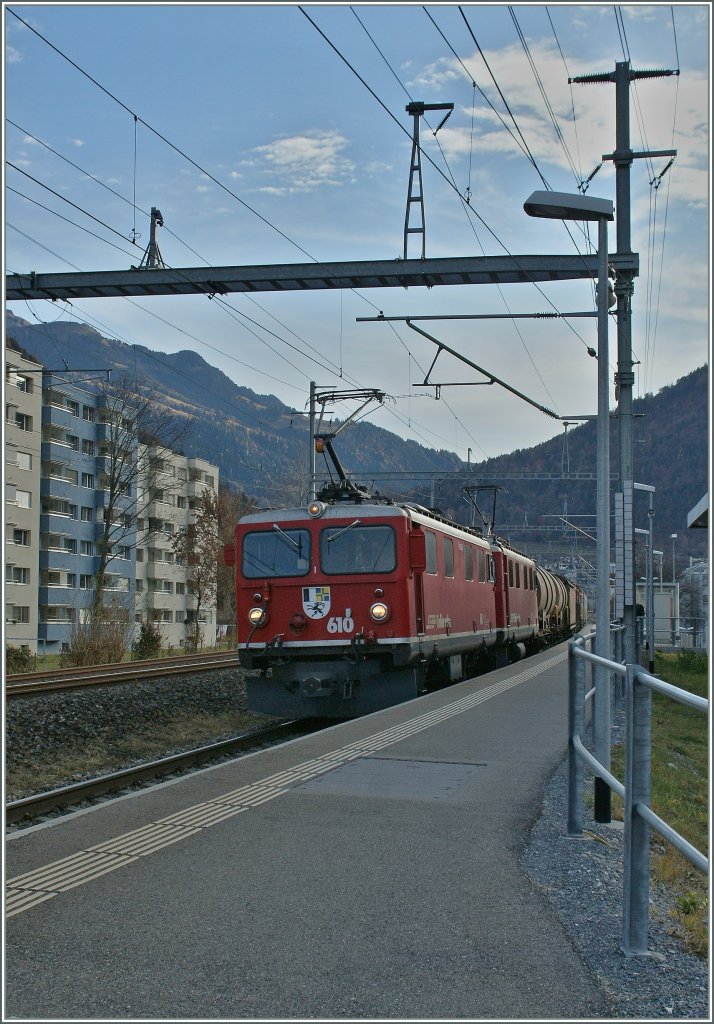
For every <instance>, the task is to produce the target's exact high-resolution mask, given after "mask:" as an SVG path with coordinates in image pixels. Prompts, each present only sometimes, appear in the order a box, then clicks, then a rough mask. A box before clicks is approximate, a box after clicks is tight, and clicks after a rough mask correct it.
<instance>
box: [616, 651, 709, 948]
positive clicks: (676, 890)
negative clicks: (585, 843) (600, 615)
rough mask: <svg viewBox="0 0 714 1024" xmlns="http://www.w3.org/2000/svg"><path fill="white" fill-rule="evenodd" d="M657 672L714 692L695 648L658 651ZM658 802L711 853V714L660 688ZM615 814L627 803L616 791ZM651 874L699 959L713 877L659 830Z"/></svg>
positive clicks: (619, 754) (655, 756) (619, 762)
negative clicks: (665, 893)
mask: <svg viewBox="0 0 714 1024" xmlns="http://www.w3.org/2000/svg"><path fill="white" fill-rule="evenodd" d="M655 671H656V674H657V675H658V676H659V677H660V678H661V679H663V680H664V681H665V682H668V683H672V685H673V686H678V687H680V688H681V689H683V690H687V691H689V692H690V693H695V694H697V695H698V696H700V697H707V696H708V681H709V674H708V661H707V658H706V655H700V654H695V653H694V652H691V651H681V652H677V653H676V654H669V653H659V652H656V656H655ZM624 758H625V754H624V747H622V746H620V747H615V748H613V751H612V772H613V775H615V776H616V777H617V778H618V779H620V780H624ZM650 805H651V807H652V809H653V810H654V811H655V813H656V814H658V815H659V816H660V818H663V819H664V821H666V822H667V823H668V824H669V825H670V826H671V827H672V828H674V829H675V830H676V831H677V832H679V833H680V835H682V836H684V838H685V839H687V840H688V841H689V842H690V843H691V844H692V845H693V846H695V847H696V848H697V849H698V850H701V851H702V853H704V854H705V855H708V851H709V734H708V720H707V716H706V715H705V714H703V713H702V712H701V711H696V710H695V709H694V708H688V707H685V706H684V705H683V704H678V703H677V702H676V701H673V700H670V699H669V698H667V697H665V696H663V695H661V694H658V693H654V694H653V700H652V782H651V791H650ZM612 811H613V817H614V818H620V819H622V818H623V816H624V807H623V804H622V801H621V800H620V798H619V797H618V796H617V795H616V794H614V793H613V795H612ZM650 842H651V845H650V872H651V877H652V880H653V881H654V882H659V883H661V884H663V885H666V886H667V887H668V888H669V889H670V891H671V892H672V893H673V894H674V897H675V900H676V905H675V909H674V911H673V913H672V931H673V932H674V933H675V934H677V935H679V936H680V937H681V938H682V939H684V941H685V943H686V944H687V946H688V947H689V949H691V950H692V952H694V953H696V954H697V955H699V956H702V957H705V956H707V954H708V909H709V901H708V880H707V878H706V876H705V875H704V874H702V872H700V871H697V870H696V868H694V867H693V866H692V865H691V864H690V863H689V861H688V860H686V858H685V857H683V856H682V855H681V854H680V853H679V852H678V851H677V850H675V849H674V847H672V846H671V845H670V844H669V843H667V842H666V841H665V840H664V839H662V838H661V837H660V836H659V834H658V833H656V832H655V831H654V830H652V831H651V840H650Z"/></svg>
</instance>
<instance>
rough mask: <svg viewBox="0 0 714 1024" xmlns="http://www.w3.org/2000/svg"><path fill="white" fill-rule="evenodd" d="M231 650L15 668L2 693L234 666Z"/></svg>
mask: <svg viewBox="0 0 714 1024" xmlns="http://www.w3.org/2000/svg"><path fill="white" fill-rule="evenodd" d="M238 667H239V662H238V655H237V654H236V652H235V651H220V652H217V653H216V652H213V653H209V654H183V655H181V656H180V657H176V658H152V659H149V660H146V661H130V662H121V663H118V664H113V665H92V666H88V667H87V668H64V669H55V670H53V671H51V672H47V671H43V672H17V673H15V674H14V675H11V676H8V677H7V679H6V681H5V695H6V697H8V698H10V697H27V696H30V695H32V694H38V693H42V694H48V693H57V692H59V691H61V690H76V689H80V688H82V687H85V686H120V685H126V684H127V683H140V682H143V681H145V680H147V679H158V678H161V677H163V676H172V675H188V674H194V673H196V672H210V671H218V670H220V669H227V668H238Z"/></svg>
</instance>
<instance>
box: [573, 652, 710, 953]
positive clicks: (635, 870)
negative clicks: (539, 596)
mask: <svg viewBox="0 0 714 1024" xmlns="http://www.w3.org/2000/svg"><path fill="white" fill-rule="evenodd" d="M594 636H595V634H594V633H590V634H589V635H588V636H583V637H577V638H575V639H573V640H571V641H570V643H569V645H568V669H569V673H568V677H569V688H568V826H567V834H568V836H570V837H573V838H580V837H581V836H582V832H583V776H584V765H588V767H589V768H590V769H591V771H592V772H593V775H594V776H595V777H596V778H599V779H602V780H603V781H604V782H605V783H606V784H607V785H608V786H609V787H610V789H611V790H613V791H614V792H615V793H617V794H618V795H619V796H620V797H621V798H622V799H623V800H624V803H625V834H624V888H623V913H622V949H623V951H624V953H625V954H626V955H627V956H638V955H639V956H645V955H647V952H648V950H647V936H648V930H649V852H650V850H649V846H650V827H652V828H654V829H655V831H657V832H658V833H659V834H660V835H661V836H662V837H663V838H664V839H666V840H667V841H668V842H669V843H671V844H672V845H673V846H674V847H675V849H677V850H679V852H680V853H681V854H683V856H685V857H686V858H687V860H689V861H690V863H691V864H693V865H694V867H696V868H698V869H699V870H700V871H703V872H708V870H709V861H708V859H707V858H706V857H705V856H704V854H703V853H701V852H700V851H699V850H697V849H696V847H694V846H692V844H691V843H689V842H687V840H686V839H685V838H684V837H683V836H681V835H680V834H679V832H676V831H675V830H674V829H673V828H672V827H671V826H670V825H668V824H667V822H666V821H664V820H663V819H662V818H660V817H659V815H657V814H655V812H654V811H653V810H652V808H651V807H650V805H649V802H650V779H651V752H652V742H651V741H652V724H651V719H652V691H653V690H655V691H657V692H658V693H661V694H663V695H664V696H666V697H669V698H670V699H671V700H675V701H677V702H678V703H680V704H685V705H687V706H688V707H692V708H695V709H696V710H697V711H703V712H705V713H706V712H708V710H709V701H708V700H706V699H705V698H704V697H698V696H697V695H696V694H693V693H688V692H687V691H686V690H682V689H680V688H679V687H677V686H673V685H672V684H671V683H667V682H664V681H663V680H661V679H657V678H655V676H652V675H650V674H649V673H648V672H646V671H645V670H644V669H643V668H642V666H641V665H630V664H623V663H622V662H619V661H609V660H608V659H606V658H601V657H599V656H598V655H596V654H593V653H592V651H588V650H586V649H585V644H586V643H588V642H590V641H591V640H592V638H593V637H594ZM587 662H590V663H591V664H592V665H600V666H604V667H605V668H606V669H607V670H608V672H610V673H612V675H613V676H614V677H616V678H617V679H619V680H620V682H622V681H624V698H625V711H626V715H625V784H624V785H623V784H622V783H621V782H620V781H619V780H618V779H616V778H615V776H614V775H612V774H611V773H610V772H609V771H608V770H607V768H605V766H604V765H602V764H601V763H600V762H599V761H598V760H597V759H596V758H595V757H593V755H592V754H591V753H590V751H589V750H588V749H587V748H586V747H585V744H584V742H583V738H582V737H583V733H584V731H585V706H586V703H587V701H588V700H589V699H590V698H591V697H592V696H593V693H594V690H592V689H591V690H590V691H589V692H588V693H586V690H585V669H586V663H587Z"/></svg>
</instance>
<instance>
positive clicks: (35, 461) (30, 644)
mask: <svg viewBox="0 0 714 1024" xmlns="http://www.w3.org/2000/svg"><path fill="white" fill-rule="evenodd" d="M41 420H42V367H41V366H40V364H39V363H37V362H35V360H34V359H33V358H32V356H30V355H29V353H27V352H25V351H24V350H23V349H21V348H20V347H19V346H18V345H16V344H15V342H14V341H12V340H11V339H8V341H7V345H6V349H5V642H6V643H7V644H10V645H12V646H13V647H24V648H26V649H27V650H29V651H30V652H31V653H32V654H35V653H36V651H37V588H38V581H39V577H38V573H39V550H40V456H41V452H40V427H41Z"/></svg>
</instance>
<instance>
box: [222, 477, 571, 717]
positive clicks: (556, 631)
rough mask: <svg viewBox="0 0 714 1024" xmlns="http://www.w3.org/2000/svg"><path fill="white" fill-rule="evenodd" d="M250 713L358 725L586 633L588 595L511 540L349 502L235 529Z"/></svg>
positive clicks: (397, 508) (405, 508) (279, 513)
mask: <svg viewBox="0 0 714 1024" xmlns="http://www.w3.org/2000/svg"><path fill="white" fill-rule="evenodd" d="M225 557H226V562H227V563H228V564H234V565H235V573H236V595H237V598H236V605H237V637H238V651H239V656H240V661H241V664H242V665H243V666H244V667H245V668H248V669H258V670H261V671H260V675H259V676H251V677H249V679H248V684H247V686H248V707H249V709H250V710H252V711H256V712H263V713H267V714H272V715H280V716H281V717H290V718H300V717H332V718H353V717H357V716H359V715H364V714H368V713H370V712H373V711H377V710H380V709H382V708H386V707H389V706H391V705H393V704H398V703H400V702H402V701H405V700H410V699H411V698H413V697H416V696H418V695H419V694H421V693H424V692H426V690H427V689H429V688H432V687H436V686H441V685H445V684H446V683H449V682H457V681H458V680H460V679H465V678H468V677H469V676H471V675H474V674H475V673H477V672H478V671H482V670H484V669H487V668H489V667H495V666H496V665H498V664H505V663H506V662H507V661H516V660H518V659H520V658H522V657H525V656H526V655H527V654H529V653H533V652H534V651H536V650H539V649H541V648H542V647H544V646H547V645H549V644H553V643H557V642H559V641H561V640H563V639H566V638H567V637H568V636H570V635H571V634H572V633H573V632H574V631H576V630H578V629H579V628H580V627H581V626H582V624H583V623H584V619H585V617H586V615H587V609H586V605H585V603H584V595H582V593H581V592H580V591H579V590H578V588H577V587H575V586H573V584H571V583H570V582H569V581H568V580H567V579H565V578H564V577H561V576H557V575H555V574H553V573H550V572H548V571H546V570H545V569H542V568H540V567H539V566H537V565H536V564H535V562H534V561H533V559H531V558H529V557H528V556H527V555H525V554H523V553H522V552H520V551H517V550H515V549H514V548H512V547H510V546H509V545H508V544H507V543H505V541H503V540H500V539H497V538H493V537H488V538H487V537H484V536H482V535H481V533H480V532H479V531H478V530H476V529H472V528H469V527H465V526H461V525H459V524H457V523H454V522H451V521H450V520H448V519H446V518H444V517H442V516H441V515H439V514H437V513H435V512H433V511H431V510H428V509H426V508H423V507H421V506H419V505H413V504H408V503H404V504H396V503H392V502H387V501H384V502H381V503H380V502H379V501H375V500H367V501H365V500H363V499H362V498H361V497H359V496H358V495H355V494H353V493H349V492H348V493H347V494H346V495H343V496H342V498H341V499H338V500H334V501H313V502H311V503H310V504H309V505H308V506H307V507H303V508H291V509H290V508H287V509H280V510H267V511H260V512H256V513H253V514H250V515H247V516H245V517H244V518H242V519H241V520H240V522H239V523H238V524H237V526H236V531H235V543H234V544H233V545H228V546H227V548H226V554H225Z"/></svg>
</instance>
